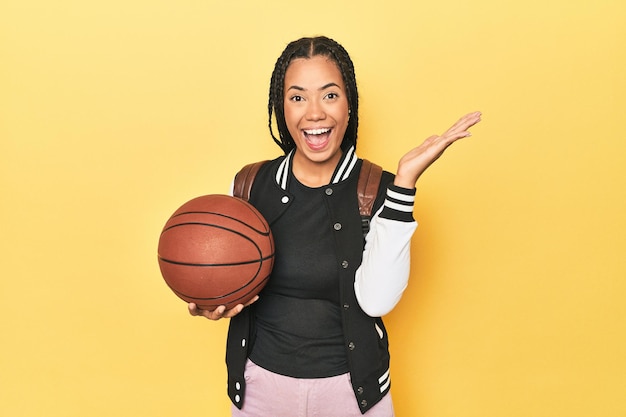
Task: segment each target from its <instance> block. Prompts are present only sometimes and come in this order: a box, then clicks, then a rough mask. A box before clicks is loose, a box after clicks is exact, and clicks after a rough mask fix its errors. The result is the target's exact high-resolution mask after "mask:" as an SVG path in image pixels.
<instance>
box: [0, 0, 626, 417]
mask: <svg viewBox="0 0 626 417" xmlns="http://www.w3.org/2000/svg"><path fill="white" fill-rule="evenodd" d="M625 21H626V3H624V2H623V1H622V0H593V1H592V0H552V1H547V0H542V1H539V0H529V1H524V2H509V3H507V2H502V1H496V0H476V1H471V2H470V1H461V0H441V1H436V2H435V1H428V2H426V1H413V0H407V1H393V0H390V1H383V2H380V1H363V0H361V1H344V2H341V1H337V0H319V1H316V2H294V1H291V0H289V1H286V0H285V1H283V0H280V1H230V2H228V1H220V2H217V1H209V0H181V1H173V0H170V1H163V0H152V1H148V0H130V1H128V0H109V1H83V0H58V1H43V0H4V1H3V2H2V4H1V5H0V161H1V164H0V186H1V189H0V195H1V204H0V225H1V230H0V233H1V234H0V236H1V237H0V239H1V240H0V259H1V269H0V274H1V278H0V337H1V342H0V415H2V416H7V417H20V416H29V417H30V416H59V417H61V416H63V417H71V416H85V415H89V416H184V415H194V416H198V415H206V416H226V415H228V409H229V403H228V399H227V397H226V372H225V367H224V364H223V363H224V359H223V357H224V344H225V333H226V328H227V322H226V321H222V322H219V323H211V322H209V321H206V320H202V319H198V318H191V317H190V316H188V314H187V312H186V307H185V304H184V303H183V302H182V301H180V300H178V299H177V298H176V297H175V296H174V295H173V294H172V293H171V292H170V291H169V289H168V288H167V287H166V285H165V284H164V282H163V281H162V278H161V276H160V273H159V270H158V266H157V262H156V245H157V241H158V237H159V232H160V229H161V227H162V226H163V224H164V223H165V221H166V219H167V218H168V217H169V215H170V214H171V213H172V212H173V211H174V210H175V209H176V208H177V207H178V206H179V205H180V204H182V203H183V202H185V201H187V200H189V199H190V198H192V197H195V196H198V195H202V194H209V193H224V192H227V190H228V187H229V185H230V181H231V178H232V176H233V174H234V173H235V172H236V170H237V169H239V168H240V167H241V166H242V165H244V164H245V163H248V162H252V161H256V160H259V159H266V158H270V157H273V156H276V155H278V154H279V149H278V147H276V146H275V145H274V144H273V142H272V141H271V139H270V138H269V135H268V133H267V129H266V100H267V98H266V96H267V90H268V83H269V76H270V73H271V70H272V68H273V64H274V61H275V59H276V58H277V57H278V55H279V54H280V52H281V51H282V49H283V48H284V46H285V45H286V43H287V42H288V41H290V40H293V39H295V38H298V37H300V36H304V35H315V34H326V35H328V36H331V37H334V38H335V39H337V40H338V41H340V42H341V43H342V44H343V45H344V46H345V47H346V48H347V49H348V51H349V52H350V53H351V55H352V58H353V60H354V62H355V65H356V69H357V78H358V81H359V87H360V93H361V104H362V111H361V115H360V116H361V120H362V126H361V127H362V128H361V130H360V136H359V137H360V144H359V149H358V150H359V155H360V156H362V157H367V158H369V159H372V160H375V161H377V162H379V163H380V164H382V165H384V166H385V168H387V169H389V170H392V171H393V170H395V167H396V161H397V160H398V158H399V157H400V156H401V155H402V154H403V153H404V152H405V151H406V150H408V149H409V148H410V147H412V146H414V145H417V144H418V143H420V142H421V141H422V140H423V139H424V138H425V137H427V136H429V135H431V134H434V133H440V132H442V131H443V130H445V129H446V128H447V127H448V126H449V125H450V124H451V123H452V122H454V121H455V120H456V119H457V118H458V117H459V116H461V115H462V114H464V113H466V112H469V111H473V110H481V111H483V113H484V117H483V122H482V123H481V124H480V125H479V126H477V127H476V128H475V129H474V136H473V137H472V138H470V139H467V140H465V141H463V142H460V143H458V144H457V145H455V146H454V147H453V148H451V149H450V150H449V152H448V153H447V154H446V155H445V156H444V158H443V159H441V160H440V161H438V162H437V164H436V165H435V166H433V167H432V168H431V170H430V171H429V172H428V173H427V174H426V175H424V176H423V178H422V179H421V180H420V183H419V184H418V197H417V203H416V209H415V214H416V218H417V219H418V221H419V222H420V227H419V228H418V230H417V232H416V235H415V238H414V250H413V256H414V264H413V270H412V277H411V283H410V286H409V288H408V290H407V292H406V294H405V297H404V298H403V300H402V302H401V304H400V305H399V306H398V307H397V308H396V310H395V311H394V312H392V313H391V314H390V315H389V316H388V317H387V323H388V327H389V330H390V333H391V343H392V355H393V356H392V361H393V364H392V381H393V382H392V385H393V389H392V392H393V395H394V399H395V406H396V411H397V415H398V416H399V417H474V416H475V417H505V416H506V417H517V416H519V417H531V416H532V417H540V416H568V417H578V416H580V417H582V416H585V417H589V416H599V417H617V416H624V415H626V399H624V398H625V397H624V394H625V393H626V353H625V352H626V334H625V333H626V302H625V296H626V283H625V279H624V278H626V256H625V254H624V252H625V251H626V214H625V213H626V163H625V162H626V161H625V159H626V141H625V139H626V138H625V135H624V127H623V124H624V114H625V113H626V98H625V97H626V75H625V74H626V25H625V24H624V22H625Z"/></svg>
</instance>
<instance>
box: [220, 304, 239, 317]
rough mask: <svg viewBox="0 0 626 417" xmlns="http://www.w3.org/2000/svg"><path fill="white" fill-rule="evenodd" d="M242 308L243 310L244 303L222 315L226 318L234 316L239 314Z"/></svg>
mask: <svg viewBox="0 0 626 417" xmlns="http://www.w3.org/2000/svg"><path fill="white" fill-rule="evenodd" d="M241 310H243V304H237V305H236V306H235V307H233V308H231V309H230V310H228V311H227V312H226V313H225V314H224V315H223V316H222V317H224V318H231V317H234V316H236V315H237V314H239V313H241Z"/></svg>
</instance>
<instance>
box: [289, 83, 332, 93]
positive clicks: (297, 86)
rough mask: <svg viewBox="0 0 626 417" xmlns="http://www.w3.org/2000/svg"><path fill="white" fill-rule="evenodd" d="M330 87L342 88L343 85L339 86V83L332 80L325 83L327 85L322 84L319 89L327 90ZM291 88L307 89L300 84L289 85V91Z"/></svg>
mask: <svg viewBox="0 0 626 417" xmlns="http://www.w3.org/2000/svg"><path fill="white" fill-rule="evenodd" d="M330 87H337V88H341V87H339V85H338V84H337V83H333V82H330V83H328V84H325V85H323V86H321V87H320V88H318V91H322V90H326V89H327V88H330ZM289 90H298V91H306V89H305V88H304V87H300V86H299V85H292V86H291V87H289V88H288V89H287V91H289Z"/></svg>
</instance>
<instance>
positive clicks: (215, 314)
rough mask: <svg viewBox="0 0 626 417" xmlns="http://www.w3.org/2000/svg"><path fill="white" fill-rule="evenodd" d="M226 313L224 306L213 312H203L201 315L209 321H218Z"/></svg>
mask: <svg viewBox="0 0 626 417" xmlns="http://www.w3.org/2000/svg"><path fill="white" fill-rule="evenodd" d="M225 311H226V306H219V307H218V308H216V309H215V310H213V311H207V310H203V315H204V316H205V317H206V318H208V319H211V320H219V319H221V318H222V317H223V315H224V312H225Z"/></svg>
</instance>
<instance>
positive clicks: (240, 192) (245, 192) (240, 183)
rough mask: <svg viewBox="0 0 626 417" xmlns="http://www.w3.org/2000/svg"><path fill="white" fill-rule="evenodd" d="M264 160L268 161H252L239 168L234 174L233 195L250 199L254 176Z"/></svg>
mask: <svg viewBox="0 0 626 417" xmlns="http://www.w3.org/2000/svg"><path fill="white" fill-rule="evenodd" d="M266 162H268V161H259V162H254V163H252V164H248V165H246V166H244V167H243V168H241V170H240V171H239V172H238V173H237V175H235V184H234V186H233V196H235V197H239V198H242V199H244V200H246V201H248V200H249V199H250V191H251V190H252V184H253V183H254V178H255V177H256V174H257V173H258V172H259V169H261V167H262V166H263V165H264V164H265V163H266Z"/></svg>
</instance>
